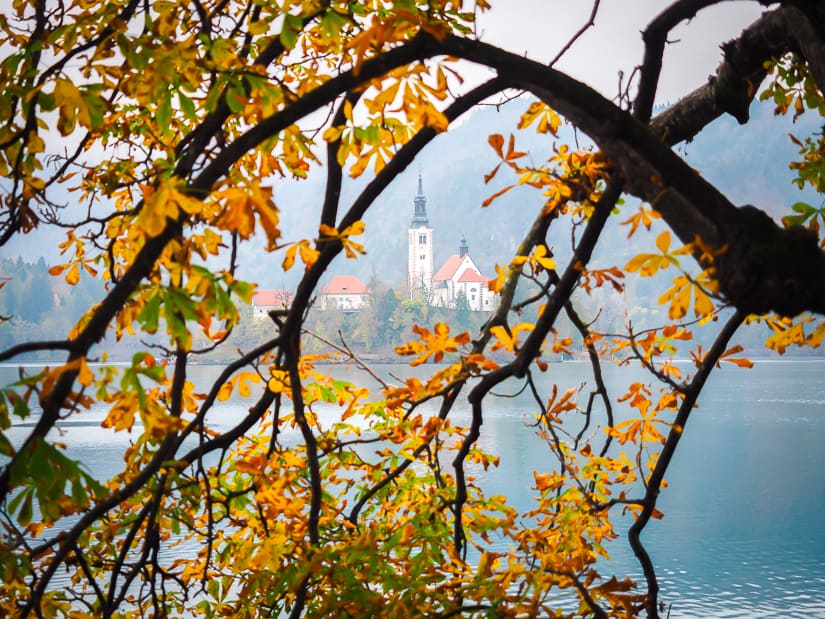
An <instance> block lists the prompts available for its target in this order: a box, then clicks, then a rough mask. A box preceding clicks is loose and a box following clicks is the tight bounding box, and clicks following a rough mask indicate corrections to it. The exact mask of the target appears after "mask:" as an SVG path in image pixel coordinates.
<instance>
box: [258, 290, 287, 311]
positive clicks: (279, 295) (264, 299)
mask: <svg viewBox="0 0 825 619" xmlns="http://www.w3.org/2000/svg"><path fill="white" fill-rule="evenodd" d="M291 301H292V292H290V291H289V290H256V291H255V294H253V295H252V305H253V306H256V307H263V306H276V307H289V304H290V302H291Z"/></svg>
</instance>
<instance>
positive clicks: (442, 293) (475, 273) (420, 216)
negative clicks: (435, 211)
mask: <svg viewBox="0 0 825 619" xmlns="http://www.w3.org/2000/svg"><path fill="white" fill-rule="evenodd" d="M413 204H414V211H413V219H412V222H411V223H410V229H409V240H408V248H409V252H408V256H407V286H408V288H409V291H410V298H415V297H419V296H420V297H423V298H424V299H425V300H427V302H428V303H429V304H430V305H433V306H436V307H447V308H451V309H454V308H456V307H462V306H463V307H465V308H467V309H470V310H472V311H475V312H483V311H492V310H493V309H495V307H496V303H497V302H498V295H497V294H496V293H494V292H492V291H491V290H490V289H489V288H488V287H487V282H488V281H489V280H488V278H487V277H485V276H484V275H482V274H481V272H480V271H479V269H478V267H477V266H476V263H475V262H473V259H472V257H471V256H470V250H469V246H468V245H467V241H466V239H463V238H462V239H461V244H460V245H459V248H458V253H457V254H453V255H452V256H450V257H449V258H448V259H447V261H446V262H445V263H444V264H443V265H442V266H441V268H439V269H438V270H437V271H434V270H433V229H432V228H431V227H430V223H429V220H428V219H427V198H426V197H425V196H424V187H423V183H422V180H421V174H419V175H418V193H417V195H416V196H415V199H414V200H413Z"/></svg>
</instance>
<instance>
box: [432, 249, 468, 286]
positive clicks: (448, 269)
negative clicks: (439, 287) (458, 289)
mask: <svg viewBox="0 0 825 619" xmlns="http://www.w3.org/2000/svg"><path fill="white" fill-rule="evenodd" d="M461 258H462V256H459V255H458V254H453V255H452V256H450V257H449V258H448V259H447V262H445V263H444V266H442V267H441V268H440V269H438V271H436V273H435V275H433V281H441V280H447V279H452V278H453V275H455V272H456V271H457V270H458V267H459V266H461Z"/></svg>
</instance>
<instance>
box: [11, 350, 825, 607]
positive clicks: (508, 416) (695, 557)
mask: <svg viewBox="0 0 825 619" xmlns="http://www.w3.org/2000/svg"><path fill="white" fill-rule="evenodd" d="M377 369H378V370H379V371H380V372H382V373H384V374H385V375H389V374H390V373H392V374H394V375H396V376H398V375H408V374H409V373H410V372H412V370H411V369H410V368H407V367H402V366H384V367H379V368H377ZM193 370H194V371H196V372H198V373H199V374H200V375H201V376H200V381H203V382H204V383H205V381H207V380H209V379H210V378H213V377H214V376H215V375H217V373H218V371H219V370H220V368H215V367H208V366H207V367H199V368H193ZM586 371H587V366H586V364H583V363H578V362H573V363H564V364H554V365H552V366H551V367H550V370H549V371H548V373H547V376H546V377H545V379H544V380H545V381H546V382H547V384H549V382H550V381H551V380H554V381H557V382H558V383H559V386H560V390H564V389H566V388H567V387H572V386H577V385H579V384H581V383H582V381H585V380H587V374H586ZM336 373H340V374H342V377H346V378H348V379H350V380H364V381H366V380H368V379H367V378H366V376H365V375H363V374H362V375H355V374H354V373H353V372H352V371H348V372H343V371H341V372H338V371H336ZM13 377H16V370H15V369H13V368H9V367H6V368H2V367H0V381H2V382H3V383H4V384H5V383H6V382H9V380H13ZM193 378H195V379H196V381H197V378H196V377H193ZM605 379H606V381H607V383H608V387H609V388H610V389H611V392H612V393H613V395H614V397H615V396H617V395H620V394H621V393H623V387H625V386H626V385H627V384H628V383H630V382H632V381H634V380H638V379H644V380H645V382H648V379H647V378H646V377H645V375H644V374H641V373H639V372H638V371H636V370H632V369H628V368H616V367H612V366H610V367H607V368H606V375H605ZM200 381H197V382H200ZM545 386H546V385H545ZM517 388H518V386H517V385H505V386H503V387H502V389H501V390H500V391H501V392H507V391H508V389H510V390H512V391H515V390H516V389H517ZM589 388H590V387H589V386H588V387H586V389H585V393H586V391H587V390H589ZM581 399H582V400H583V399H584V397H582V398H581ZM247 405H248V404H243V405H242V404H241V403H240V402H238V401H236V400H234V398H233V400H230V402H228V403H226V404H225V405H222V406H220V407H217V408H216V410H215V411H214V413H212V414H211V417H210V418H211V423H213V424H214V425H215V426H216V427H221V426H225V427H229V426H230V425H231V423H232V422H233V421H234V420H236V419H237V418H238V417H239V416H240V415H242V414H243V412H244V411H245V409H246V406H247ZM433 406H434V405H433ZM454 412H455V414H456V419H455V422H456V423H460V422H461V421H462V418H463V420H465V421H466V420H467V418H468V411H467V409H466V408H461V407H460V406H459V408H458V409H457V410H456V411H454ZM534 413H535V406H534V404H533V402H532V400H531V399H530V398H529V397H528V395H527V394H521V395H519V396H517V397H512V398H503V397H502V398H497V399H495V400H493V401H491V402H489V406H488V408H487V409H486V411H485V422H484V425H483V427H482V437H481V439H480V443H481V446H482V447H483V448H485V449H486V450H487V451H490V452H493V453H496V454H498V455H500V456H501V465H500V466H499V467H498V468H490V469H489V470H488V471H486V472H484V471H483V470H481V469H479V470H477V471H474V473H476V474H477V475H478V476H479V479H480V480H481V483H482V485H483V487H484V488H485V489H486V490H487V491H488V492H489V493H495V494H506V495H507V496H508V498H509V500H510V502H511V504H513V505H514V506H515V507H517V508H519V509H521V510H528V509H530V508H532V507H533V504H532V494H531V492H530V486H531V484H532V483H533V477H532V471H533V470H548V469H549V468H550V467H552V466H553V464H554V457H553V456H552V454H551V453H550V452H549V450H548V449H547V446H546V445H545V444H543V442H542V441H541V440H540V439H538V438H537V437H536V436H535V434H534V431H533V429H531V428H530V427H529V423H530V422H531V421H532V420H533V414H534ZM617 414H618V415H619V416H621V415H625V414H627V412H626V411H623V410H621V409H619V410H618V411H617ZM104 415H105V412H103V411H97V410H92V411H90V412H89V413H86V414H84V416H82V417H78V418H76V420H77V421H73V423H72V424H69V425H66V426H64V432H63V435H62V436H61V438H60V440H61V441H63V442H64V443H66V444H67V445H68V448H69V450H70V454H71V455H72V456H73V457H77V458H81V459H83V460H84V461H86V462H87V463H88V464H89V466H90V467H91V468H92V469H93V470H94V471H95V472H96V474H100V475H105V474H111V473H113V472H114V471H116V470H119V467H120V466H121V465H122V455H123V451H124V449H125V448H126V446H127V445H128V443H129V440H130V436H129V435H128V433H123V432H122V433H118V434H114V435H113V434H112V433H110V432H108V431H105V430H103V429H102V428H100V427H99V422H100V420H101V419H102V418H103V416H104ZM27 431H28V428H26V427H16V428H12V429H11V430H10V431H9V436H10V438H11V439H12V441H13V442H17V441H18V440H20V439H22V437H23V436H24V435H25V433H26V432H27ZM594 431H596V430H594ZM283 438H284V440H286V441H289V436H288V435H285V436H284V437H283ZM667 479H668V482H669V487H668V488H667V489H666V490H664V492H663V494H662V496H661V499H660V503H659V507H660V508H661V509H662V511H663V512H664V513H665V517H664V518H663V519H662V520H660V521H651V523H650V524H649V525H648V527H647V529H646V530H645V533H644V534H643V538H642V539H643V542H644V543H645V545H646V547H647V548H648V551H649V552H650V554H651V556H652V558H653V560H654V562H655V564H656V566H657V572H658V575H659V578H660V585H661V593H660V599H661V601H663V602H664V603H665V604H668V605H670V617H672V618H689V617H740V618H744V617H748V618H749V617H760V618H761V617H777V618H778V617H800V618H802V617H813V618H822V619H825V526H823V522H824V521H825V519H824V518H823V515H824V514H825V361H788V360H780V361H759V362H757V363H756V365H755V367H754V368H752V369H750V370H746V369H740V368H736V367H725V368H723V369H721V370H717V371H716V373H715V374H714V375H713V376H712V377H711V379H710V382H709V384H708V385H707V387H706V389H705V392H704V393H703V395H702V398H701V399H700V408H698V409H697V410H695V411H694V413H693V414H692V417H691V420H690V421H689V423H688V425H687V427H686V429H685V433H684V435H683V439H682V441H681V443H680V446H679V449H678V451H677V453H676V456H675V458H674V460H673V462H672V465H671V468H670V471H669V474H668V475H667ZM628 525H629V521H625V522H623V523H621V526H620V527H619V530H620V533H621V535H620V537H619V538H618V539H617V540H615V541H614V542H612V543H611V544H610V545H609V547H608V551H609V552H610V554H611V562H610V563H609V564H607V565H606V566H603V570H602V571H603V573H605V574H609V573H610V572H611V571H612V572H615V573H616V574H617V575H618V576H620V577H621V576H625V575H631V576H633V577H635V578H636V579H638V580H639V582H640V583H641V582H642V579H641V574H640V570H639V568H638V565H637V563H636V562H635V558H634V557H633V556H632V554H631V553H630V551H629V548H628V546H627V539H626V537H625V535H624V531H625V530H626V527H627V526H628Z"/></svg>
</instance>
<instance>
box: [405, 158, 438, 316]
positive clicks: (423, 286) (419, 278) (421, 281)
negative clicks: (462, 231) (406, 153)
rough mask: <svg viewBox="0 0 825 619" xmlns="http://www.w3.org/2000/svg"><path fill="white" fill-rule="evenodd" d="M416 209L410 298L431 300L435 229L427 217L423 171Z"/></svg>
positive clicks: (409, 266)
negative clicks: (418, 297) (431, 226)
mask: <svg viewBox="0 0 825 619" xmlns="http://www.w3.org/2000/svg"><path fill="white" fill-rule="evenodd" d="M413 203H414V205H415V211H414V213H413V218H412V223H410V230H409V244H408V247H409V253H408V256H407V285H408V287H409V290H410V298H411V299H412V298H415V297H417V296H422V297H424V299H425V300H427V301H429V298H430V292H431V288H432V283H433V229H432V228H430V222H429V220H428V219H427V198H425V197H424V187H423V183H422V181H421V173H419V174H418V194H417V195H416V196H415V200H414V201H413Z"/></svg>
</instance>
